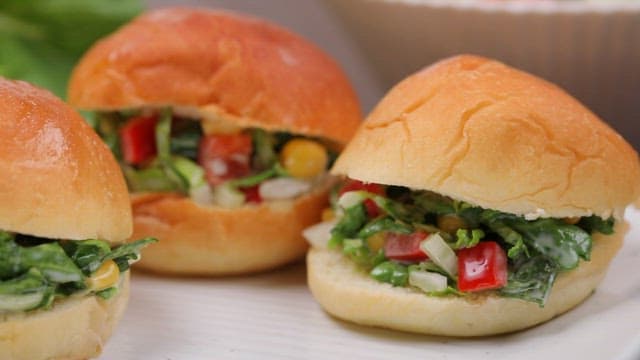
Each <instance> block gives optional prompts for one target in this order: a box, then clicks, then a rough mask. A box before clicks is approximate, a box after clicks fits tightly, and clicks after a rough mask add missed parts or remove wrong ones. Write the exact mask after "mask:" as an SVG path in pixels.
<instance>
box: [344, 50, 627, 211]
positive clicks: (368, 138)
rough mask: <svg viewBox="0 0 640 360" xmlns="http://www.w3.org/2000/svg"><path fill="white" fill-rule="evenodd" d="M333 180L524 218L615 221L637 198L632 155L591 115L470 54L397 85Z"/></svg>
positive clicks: (557, 92)
mask: <svg viewBox="0 0 640 360" xmlns="http://www.w3.org/2000/svg"><path fill="white" fill-rule="evenodd" d="M332 173H333V174H339V175H345V176H348V177H350V178H353V179H358V180H362V181H366V182H373V183H380V184H390V185H400V186H406V187H409V188H412V189H423V190H431V191H434V192H436V193H439V194H443V195H447V196H450V197H452V198H454V199H458V200H463V201H466V202H469V203H471V204H474V205H478V206H481V207H483V208H489V209H495V210H500V211H503V212H507V213H512V214H518V215H527V216H543V217H572V216H588V215H592V214H595V215H598V216H601V217H604V218H607V217H609V216H611V215H612V214H613V215H617V216H618V217H620V214H621V213H622V211H618V210H621V209H623V208H624V207H625V206H626V205H627V204H629V203H630V202H632V201H633V200H634V199H636V198H637V197H638V195H639V194H640V166H639V162H638V155H637V154H636V152H635V151H634V150H633V148H632V147H631V146H630V145H629V144H628V143H627V142H625V141H624V139H623V138H622V137H621V136H620V135H618V134H617V133H616V132H615V131H613V130H612V129H611V128H610V127H608V126H607V125H606V124H605V123H603V122H602V121H601V120H600V119H599V118H598V117H597V116H596V115H594V114H593V113H592V112H590V111H589V110H588V109H586V108H585V107H584V106H583V105H582V104H580V103H579V102H578V101H577V100H575V99H574V98H572V97H571V96H570V95H568V94H567V93H565V92H564V91H563V90H562V89H560V88H559V87H557V86H555V85H553V84H550V83H548V82H546V81H544V80H541V79H539V78H537V77H535V76H532V75H530V74H527V73H525V72H522V71H519V70H516V69H513V68H510V67H508V66H506V65H504V64H502V63H500V62H497V61H493V60H489V59H485V58H481V57H477V56H469V55H463V56H458V57H453V58H450V59H446V60H443V61H440V62H438V63H436V64H434V65H432V66H429V67H427V68H425V69H423V70H421V71H419V72H418V73H416V74H414V75H412V76H410V77H408V78H407V79H405V80H404V81H402V82H400V83H399V84H398V85H396V86H395V87H394V88H393V89H392V90H391V91H390V92H389V93H388V94H387V95H386V96H385V97H384V98H383V99H382V101H381V102H380V103H379V104H378V105H377V106H376V108H375V109H374V110H373V112H372V113H371V114H370V115H369V117H368V118H367V120H366V122H365V123H364V124H363V125H362V126H361V128H360V129H359V131H358V132H357V134H356V135H355V137H354V138H353V140H352V141H351V142H350V144H349V145H348V147H347V148H346V149H345V151H344V152H343V153H342V155H341V156H340V157H339V158H338V160H337V162H336V164H335V166H334V167H333V169H332Z"/></svg>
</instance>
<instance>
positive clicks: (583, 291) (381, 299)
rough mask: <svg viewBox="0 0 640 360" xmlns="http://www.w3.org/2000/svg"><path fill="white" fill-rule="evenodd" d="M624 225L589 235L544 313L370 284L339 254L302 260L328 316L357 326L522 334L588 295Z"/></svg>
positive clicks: (512, 302)
mask: <svg viewBox="0 0 640 360" xmlns="http://www.w3.org/2000/svg"><path fill="white" fill-rule="evenodd" d="M627 228H628V226H627V225H626V224H625V223H621V224H619V225H616V229H615V230H616V231H615V233H614V234H613V235H609V236H606V235H602V234H596V235H594V236H593V238H594V242H593V250H592V254H591V260H590V261H588V262H582V263H581V264H580V265H579V266H578V268H576V269H575V270H572V271H570V272H567V273H563V274H561V275H560V276H559V277H558V279H557V280H556V283H555V285H554V287H553V289H552V292H551V295H550V297H549V299H548V301H547V303H546V305H545V306H544V307H543V308H540V307H539V306H538V305H537V304H535V303H531V302H527V301H523V300H518V299H509V298H503V297H499V296H496V295H486V296H479V297H474V298H473V299H472V300H467V299H465V298H461V297H433V296H428V295H426V294H424V293H421V292H419V291H417V290H413V289H411V288H399V287H392V286H391V285H389V284H386V283H380V282H377V281H376V280H373V279H372V278H370V277H369V276H368V274H366V273H365V272H363V271H361V270H360V269H358V268H357V267H356V266H355V264H354V263H353V262H352V261H350V260H349V259H347V258H346V257H345V256H343V255H342V254H341V253H340V252H338V251H334V250H325V249H315V248H314V249H312V250H311V251H309V254H308V255H307V269H308V274H307V276H308V282H309V287H310V289H311V292H312V293H313V296H314V297H315V298H316V300H317V301H318V302H319V303H320V305H321V306H322V307H323V308H324V309H325V310H326V311H327V312H328V313H330V314H331V315H333V316H335V317H337V318H340V319H343V320H348V321H352V322H355V323H358V324H362V325H370V326H377V327H383V328H389V329H394V330H401V331H407V332H414V333H422V334H431V335H445V336H459V337H469V336H486V335H494V334H501V333H507V332H512V331H517V330H521V329H525V328H528V327H531V326H534V325H536V324H539V323H542V322H545V321H548V320H550V319H552V318H553V317H555V316H558V315H560V314H562V313H564V312H566V311H568V310H570V309H571V308H573V307H575V306H576V305H578V304H580V303H581V302H582V301H583V300H584V299H586V298H587V297H588V296H589V295H590V294H592V293H593V291H594V289H595V288H596V286H597V285H598V284H599V283H600V281H601V280H602V278H603V277H604V275H605V273H606V270H607V268H608V265H609V263H610V261H611V260H612V259H613V257H614V256H615V254H616V253H617V252H618V249H619V248H620V247H621V246H622V240H623V237H624V233H625V232H626V230H627Z"/></svg>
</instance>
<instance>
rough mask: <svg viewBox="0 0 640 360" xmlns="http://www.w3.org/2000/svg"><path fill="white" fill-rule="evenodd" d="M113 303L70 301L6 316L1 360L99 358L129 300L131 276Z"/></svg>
mask: <svg viewBox="0 0 640 360" xmlns="http://www.w3.org/2000/svg"><path fill="white" fill-rule="evenodd" d="M124 276H125V278H124V279H123V281H122V285H121V286H120V291H119V292H118V294H116V295H115V296H114V297H112V298H111V299H109V300H102V299H100V298H99V297H97V296H86V297H81V298H69V299H66V300H62V301H59V302H56V303H54V306H53V308H51V309H49V310H38V311H34V312H31V313H20V314H12V315H5V316H4V317H3V318H2V320H1V322H0V359H7V360H40V359H47V360H54V359H55V360H63V359H64V360H76V359H88V358H94V357H96V356H98V355H99V354H100V353H101V352H102V348H103V347H104V346H105V343H106V342H107V340H108V339H109V337H111V333H112V332H113V329H114V328H115V326H116V324H117V323H118V322H119V321H120V318H121V317H122V314H123V313H124V310H125V308H126V306H127V302H128V299H129V273H128V272H127V273H126V274H125V275H124Z"/></svg>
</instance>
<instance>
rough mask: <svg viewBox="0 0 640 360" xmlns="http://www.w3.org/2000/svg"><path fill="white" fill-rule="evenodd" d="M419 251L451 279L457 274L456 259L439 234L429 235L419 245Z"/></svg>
mask: <svg viewBox="0 0 640 360" xmlns="http://www.w3.org/2000/svg"><path fill="white" fill-rule="evenodd" d="M420 249H422V251H424V252H425V253H426V254H427V255H429V259H431V261H433V262H434V263H435V264H436V265H438V266H440V267H441V268H442V269H443V270H444V271H446V272H447V273H448V274H449V275H451V276H452V277H455V276H456V275H457V274H458V257H457V256H456V253H455V252H453V250H452V249H451V248H450V247H449V245H447V243H446V242H445V241H444V239H442V236H440V234H437V233H436V234H431V235H430V236H429V237H428V238H426V239H425V240H424V241H422V242H421V243H420Z"/></svg>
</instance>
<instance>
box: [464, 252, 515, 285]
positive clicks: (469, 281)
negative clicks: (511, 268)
mask: <svg viewBox="0 0 640 360" xmlns="http://www.w3.org/2000/svg"><path fill="white" fill-rule="evenodd" d="M506 284H507V255H506V254H505V251H504V250H503V249H502V248H501V247H500V245H498V243H496V242H495V241H481V242H480V243H478V245H476V246H474V247H472V248H466V249H461V250H459V251H458V289H459V290H460V291H480V290H488V289H497V288H501V287H503V286H505V285H506Z"/></svg>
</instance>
